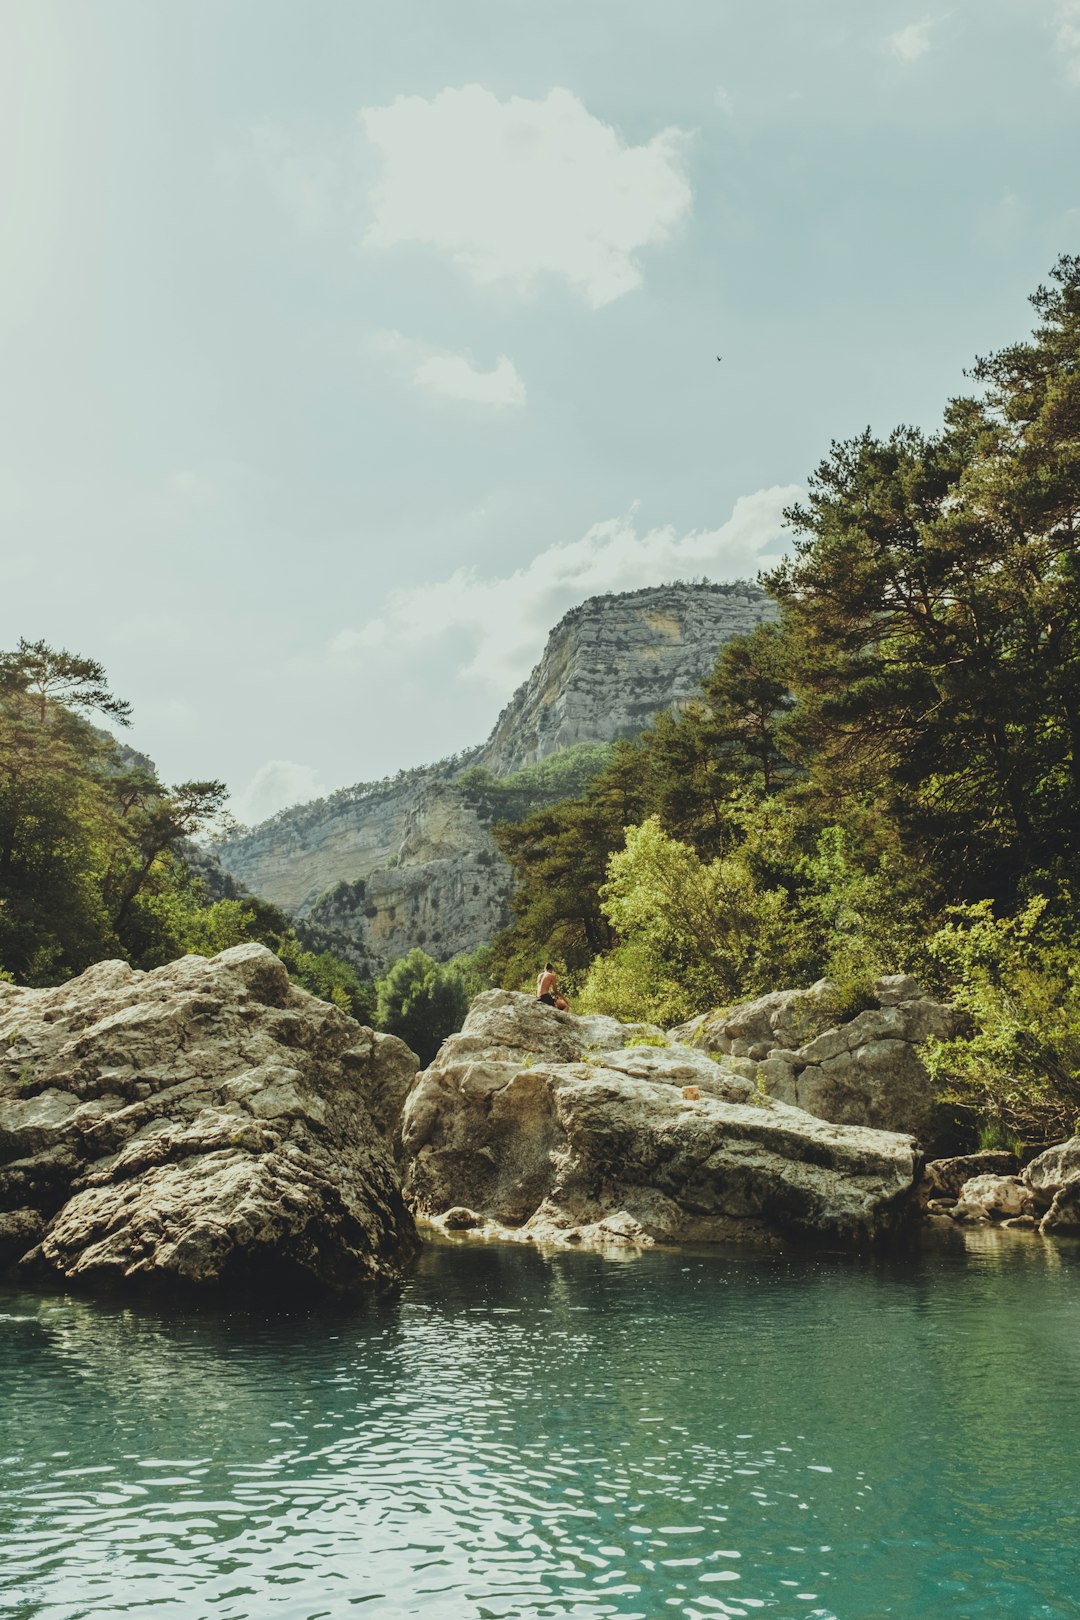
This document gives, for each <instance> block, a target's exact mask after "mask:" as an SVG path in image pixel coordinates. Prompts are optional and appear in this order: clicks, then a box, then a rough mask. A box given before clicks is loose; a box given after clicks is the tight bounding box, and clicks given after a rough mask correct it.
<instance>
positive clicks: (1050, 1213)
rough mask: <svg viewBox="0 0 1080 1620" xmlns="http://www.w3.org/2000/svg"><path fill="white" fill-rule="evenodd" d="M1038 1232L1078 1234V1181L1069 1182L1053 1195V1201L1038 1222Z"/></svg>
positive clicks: (1079, 1206) (1079, 1209)
mask: <svg viewBox="0 0 1080 1620" xmlns="http://www.w3.org/2000/svg"><path fill="white" fill-rule="evenodd" d="M1039 1231H1040V1232H1044V1233H1048V1234H1049V1233H1061V1234H1062V1235H1064V1234H1066V1233H1069V1234H1072V1233H1076V1232H1080V1181H1070V1182H1068V1183H1067V1184H1066V1185H1065V1186H1064V1187H1061V1188H1059V1190H1058V1191H1057V1192H1056V1193H1055V1194H1054V1201H1053V1203H1052V1204H1051V1205H1050V1208H1049V1209H1048V1210H1047V1212H1046V1214H1045V1215H1044V1216H1043V1218H1042V1220H1041V1221H1040V1222H1039Z"/></svg>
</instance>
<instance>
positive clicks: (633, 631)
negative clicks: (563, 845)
mask: <svg viewBox="0 0 1080 1620" xmlns="http://www.w3.org/2000/svg"><path fill="white" fill-rule="evenodd" d="M774 616H775V607H774V604H773V603H772V602H771V600H770V599H769V598H768V597H766V596H765V594H764V593H763V592H762V591H761V590H760V589H759V588H758V587H757V586H756V585H751V584H738V585H705V584H702V585H690V584H678V585H666V586H658V587H656V588H654V589H649V590H641V591H632V592H628V593H626V594H624V595H621V596H603V597H593V598H591V599H590V600H589V601H587V602H584V603H583V604H582V605H581V606H580V607H577V608H574V609H573V610H572V611H571V612H570V613H568V614H566V616H565V617H564V618H563V619H562V620H561V621H560V623H559V624H558V625H557V626H556V628H555V629H554V630H553V631H552V633H551V635H550V637H549V639H548V643H547V647H546V649H545V652H544V655H543V657H542V659H541V660H540V663H539V664H538V665H537V666H536V668H535V669H534V671H533V673H532V674H531V675H530V677H529V679H528V680H527V681H525V682H524V683H523V685H522V686H521V687H520V688H519V689H518V691H517V692H516V693H515V694H514V696H513V698H512V699H511V701H510V703H509V704H508V705H507V706H506V708H505V709H504V710H503V712H502V714H501V715H500V716H499V718H498V720H497V721H496V723H495V726H494V729H493V731H492V733H491V736H490V737H489V738H488V740H487V742H486V743H484V744H483V745H482V746H480V747H478V748H476V749H473V750H472V751H470V752H469V753H467V754H464V755H461V756H458V757H456V758H454V759H450V760H444V761H441V762H440V763H438V764H436V765H432V766H427V767H423V768H420V769H417V770H414V771H409V772H403V773H401V774H400V775H399V776H398V777H396V778H394V779H392V780H389V781H385V782H379V783H361V784H359V785H358V786H357V787H354V788H348V789H342V790H341V791H340V792H338V793H334V794H331V795H330V796H329V797H328V798H326V799H321V800H318V801H316V802H314V803H312V804H307V805H300V806H297V807H295V808H294V809H291V810H286V811H282V812H280V813H279V814H278V815H276V816H273V817H271V818H270V820H268V821H266V822H263V823H262V824H261V825H260V826H258V827H255V828H251V829H245V830H242V831H240V832H237V833H235V834H233V835H232V836H231V837H229V838H228V839H226V840H225V841H224V842H223V843H222V844H221V845H220V846H219V847H218V850H217V853H218V856H219V859H220V861H221V863H222V865H223V866H224V868H225V869H226V871H227V872H228V873H229V874H230V875H231V877H232V878H233V879H234V880H235V881H236V882H238V883H240V884H242V885H243V887H244V888H246V889H247V890H248V891H249V892H251V893H253V894H258V895H260V896H261V897H262V898H264V899H266V900H271V901H273V902H274V903H275V904H277V905H280V906H281V907H283V909H285V910H286V911H287V912H289V913H290V914H292V915H293V916H294V917H296V918H298V919H299V920H301V921H302V922H303V923H304V924H305V926H306V927H307V928H308V929H309V930H310V931H311V935H312V937H313V939H314V940H315V942H319V941H320V940H321V941H322V942H324V943H326V944H330V945H332V946H333V947H334V948H335V949H337V950H339V951H341V952H342V953H343V954H345V955H347V956H348V957H349V958H350V959H351V960H352V961H354V962H355V963H356V964H357V966H358V967H360V968H361V970H362V971H366V972H377V971H380V970H381V969H382V968H383V967H384V966H385V965H386V964H387V963H388V962H390V961H392V960H393V959H394V958H395V957H398V956H401V955H404V954H405V952H407V951H408V950H409V949H410V948H411V947H412V946H413V945H421V946H423V948H424V949H425V950H426V951H428V953H429V954H430V955H432V956H434V957H436V958H437V959H438V960H443V961H445V960H447V959H449V958H450V957H451V956H454V955H457V954H458V953H459V952H461V951H467V950H472V949H474V948H475V947H476V946H477V945H480V944H483V943H485V942H486V941H488V940H490V939H491V938H492V937H493V935H494V934H495V933H496V932H498V930H499V929H500V928H501V927H503V926H504V924H505V923H506V921H507V919H508V915H509V912H508V907H509V900H510V893H511V875H510V870H509V868H508V866H507V865H506V863H505V862H504V860H503V858H502V856H501V854H500V853H499V851H498V849H497V847H496V845H495V842H494V840H493V838H492V837H491V833H490V830H489V828H488V826H487V825H486V824H485V822H484V820H483V818H482V816H481V815H480V814H479V813H478V811H477V809H476V808H474V807H473V806H472V805H470V803H468V802H467V800H466V798H465V796H464V795H463V794H462V793H461V791H460V790H459V789H458V788H457V787H456V786H455V782H456V780H457V779H458V778H459V777H460V775H461V773H462V772H463V771H464V770H465V769H467V768H468V767H470V766H475V765H480V766H484V767H485V768H486V769H488V770H490V771H491V772H492V773H493V774H495V775H496V776H500V777H501V776H506V775H509V774H511V773H513V772H514V771H517V770H519V769H520V768H521V767H522V766H524V765H528V764H531V763H534V762H535V761H537V760H540V759H545V758H547V757H548V756H549V755H551V754H554V753H559V752H561V751H563V750H565V749H567V748H570V747H573V746H574V745H575V744H577V743H582V742H586V743H596V742H612V741H614V740H616V739H617V738H619V737H630V736H635V735H637V734H638V733H639V732H640V731H642V730H643V729H644V728H645V727H646V726H648V725H649V723H650V722H651V721H652V719H653V718H654V716H655V715H656V714H658V713H659V712H661V711H662V710H666V709H671V708H673V707H675V708H678V707H679V706H680V705H681V704H683V703H685V702H686V701H687V700H688V699H690V698H692V697H693V696H694V695H695V694H696V693H697V692H698V691H699V690H700V687H701V683H702V681H703V680H704V679H705V677H706V676H707V675H708V674H709V672H710V671H711V670H712V668H713V665H714V664H715V662H716V656H717V652H718V650H719V648H720V646H721V645H722V644H723V643H724V642H725V641H727V640H729V639H730V638H731V637H732V636H735V635H739V634H742V633H744V632H746V631H749V630H752V629H753V628H754V627H755V626H756V625H758V624H760V623H762V622H763V621H766V620H769V619H771V618H773V617H774Z"/></svg>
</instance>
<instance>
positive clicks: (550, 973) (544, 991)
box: [536, 962, 559, 1007]
mask: <svg viewBox="0 0 1080 1620" xmlns="http://www.w3.org/2000/svg"><path fill="white" fill-rule="evenodd" d="M558 990H559V981H558V979H557V978H556V977H555V969H554V968H553V967H552V965H551V963H550V962H545V963H544V966H543V967H542V968H541V970H540V972H539V973H538V974H537V975H536V999H537V1001H542V1002H543V1003H544V1006H545V1007H554V1006H557V1005H558V1003H557V1000H556V997H557V996H558Z"/></svg>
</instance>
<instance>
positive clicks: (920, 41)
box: [885, 18, 934, 64]
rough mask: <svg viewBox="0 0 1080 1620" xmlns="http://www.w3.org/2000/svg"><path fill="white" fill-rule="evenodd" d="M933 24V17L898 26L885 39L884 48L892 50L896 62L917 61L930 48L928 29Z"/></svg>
mask: <svg viewBox="0 0 1080 1620" xmlns="http://www.w3.org/2000/svg"><path fill="white" fill-rule="evenodd" d="M933 26H934V21H933V18H929V19H927V21H925V22H918V23H908V25H907V27H906V28H898V29H897V31H896V33H895V34H890V35H889V37H888V38H887V39H886V41H885V46H886V49H887V50H890V51H891V52H892V54H893V55H894V56H895V57H896V60H897V61H898V62H904V63H906V64H910V63H912V62H917V61H918V60H919V57H920V56H925V55H926V53H927V51H928V50H929V49H930V30H931V29H932V28H933Z"/></svg>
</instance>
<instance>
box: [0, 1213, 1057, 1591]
mask: <svg viewBox="0 0 1080 1620" xmlns="http://www.w3.org/2000/svg"><path fill="white" fill-rule="evenodd" d="M1044 1255H1045V1251H1044V1250H1042V1249H1041V1248H1040V1247H1038V1246H1037V1245H1027V1246H1025V1247H1023V1248H1021V1247H1019V1246H1016V1245H1013V1246H1011V1247H1009V1248H1008V1249H1007V1250H1006V1251H1004V1252H1002V1251H994V1250H991V1249H989V1248H986V1249H985V1250H982V1251H980V1252H978V1253H976V1254H975V1255H974V1256H972V1257H969V1258H968V1259H966V1260H965V1259H964V1258H963V1257H956V1256H952V1257H949V1256H935V1257H927V1258H923V1259H921V1260H916V1261H913V1262H909V1263H900V1262H896V1263H886V1262H880V1263H872V1264H859V1263H854V1262H847V1261H842V1260H835V1261H829V1262H820V1261H819V1262H813V1261H810V1260H807V1259H802V1260H800V1261H799V1262H795V1261H783V1260H780V1259H777V1258H775V1257H770V1258H767V1259H762V1258H760V1257H758V1258H748V1257H742V1258H731V1257H726V1258H725V1257H723V1256H720V1255H715V1254H711V1255H708V1256H702V1257H694V1258H693V1259H692V1260H691V1262H690V1264H687V1257H685V1256H664V1255H651V1256H647V1257H645V1258H643V1259H642V1260H641V1261H639V1262H638V1263H636V1264H634V1265H625V1264H623V1265H617V1266H616V1265H611V1264H608V1263H606V1262H605V1261H604V1260H603V1259H602V1258H600V1257H597V1256H590V1255H560V1256H558V1257H556V1258H545V1257H543V1256H541V1255H538V1254H534V1253H530V1252H529V1251H527V1250H522V1251H506V1252H504V1251H498V1250H480V1249H469V1248H464V1247H453V1248H445V1249H435V1250H432V1251H430V1252H429V1253H428V1254H427V1255H426V1257H425V1259H424V1262H423V1265H422V1268H421V1270H420V1273H419V1274H418V1275H417V1277H416V1278H415V1279H413V1280H412V1281H411V1282H410V1283H409V1285H408V1286H407V1287H406V1288H405V1289H404V1290H403V1291H402V1292H401V1293H400V1294H398V1295H386V1296H381V1297H378V1298H375V1299H371V1300H365V1301H363V1302H362V1303H361V1304H360V1305H359V1306H358V1307H356V1308H355V1309H353V1310H351V1311H348V1312H346V1311H339V1312H323V1313H319V1314H316V1315H313V1316H307V1317H298V1316H292V1317H290V1316H279V1317H276V1318H270V1317H267V1318H258V1317H253V1316H250V1315H240V1314H227V1315H223V1314H215V1313H214V1312H212V1311H208V1310H207V1311H200V1312H198V1313H195V1314H188V1315H184V1314H180V1313H175V1314H170V1313H168V1312H163V1311H160V1310H153V1309H150V1308H134V1307H130V1306H119V1305H116V1304H109V1303H97V1304H95V1303H91V1302H88V1301H84V1300H79V1299H71V1298H66V1297H64V1298H56V1297H53V1298H47V1299H35V1298H32V1297H30V1296H27V1295H24V1294H16V1293H13V1292H11V1291H8V1293H7V1294H6V1295H4V1296H2V1297H0V1378H2V1380H3V1389H4V1391H5V1401H4V1405H3V1410H2V1413H0V1458H2V1461H3V1467H2V1473H0V1546H2V1550H3V1558H2V1560H0V1609H2V1610H3V1612H4V1613H5V1614H6V1615H10V1616H11V1617H12V1620H83V1617H87V1620H91V1617H92V1620H119V1617H121V1616H133V1615H138V1616H143V1615H145V1614H147V1613H149V1612H154V1613H156V1612H158V1611H160V1612H161V1613H162V1615H163V1617H164V1620H171V1617H175V1620H189V1617H190V1620H207V1617H212V1620H261V1617H263V1616H268V1617H271V1620H324V1617H325V1620H343V1617H346V1616H356V1615H359V1616H360V1617H361V1620H408V1617H411V1616H423V1620H511V1617H513V1620H567V1617H575V1620H600V1617H606V1616H612V1617H617V1620H635V1617H637V1620H657V1617H658V1616H663V1615H671V1616H681V1617H685V1620H714V1617H716V1616H721V1615H743V1616H745V1615H756V1614H759V1613H767V1614H771V1615H773V1616H774V1617H776V1620H879V1617H882V1620H884V1617H894V1616H899V1617H905V1620H907V1617H910V1620H916V1617H917V1620H936V1617H938V1616H942V1617H945V1616H949V1617H950V1620H953V1617H957V1620H959V1617H961V1616H963V1615H964V1614H966V1613H970V1614H975V1613H978V1614H979V1615H980V1616H982V1615H985V1616H987V1617H991V1616H992V1617H994V1620H997V1617H999V1616H1000V1617H1002V1620H1013V1617H1015V1620H1075V1617H1076V1616H1078V1615H1080V1606H1078V1601H1077V1594H1078V1593H1080V1554H1078V1551H1077V1549H1078V1548H1080V1514H1078V1509H1077V1505H1076V1492H1075V1463H1074V1459H1075V1456H1076V1454H1077V1442H1078V1441H1080V1432H1078V1430H1080V1417H1078V1414H1080V1399H1078V1397H1080V1331H1078V1330H1080V1296H1078V1292H1077V1280H1078V1277H1080V1267H1078V1264H1077V1258H1076V1255H1075V1254H1074V1253H1072V1252H1071V1251H1069V1250H1068V1249H1066V1248H1065V1247H1062V1248H1061V1249H1059V1250H1056V1251H1054V1255H1055V1258H1054V1259H1053V1260H1052V1261H1050V1260H1047V1259H1045V1258H1043V1257H1044ZM965 1606H966V1607H965Z"/></svg>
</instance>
